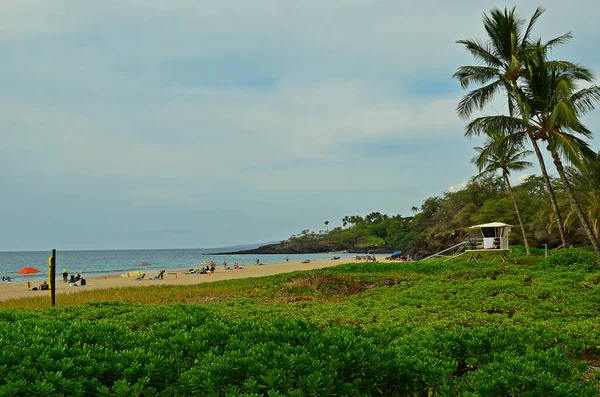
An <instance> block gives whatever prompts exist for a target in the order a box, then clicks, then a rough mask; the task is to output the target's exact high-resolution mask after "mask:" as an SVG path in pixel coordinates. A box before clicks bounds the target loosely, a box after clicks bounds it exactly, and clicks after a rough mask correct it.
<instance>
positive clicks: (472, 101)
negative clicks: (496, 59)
mask: <svg viewBox="0 0 600 397" xmlns="http://www.w3.org/2000/svg"><path fill="white" fill-rule="evenodd" d="M501 86H502V81H501V80H496V81H494V82H493V83H490V84H488V85H485V86H483V87H480V88H478V89H476V90H473V91H471V92H469V93H468V94H467V95H465V96H464V97H463V98H462V99H461V100H460V102H459V103H458V106H457V107H456V112H457V113H458V116H459V117H461V118H465V119H466V118H468V117H469V116H471V114H472V113H473V111H474V110H476V109H479V110H483V108H484V107H485V105H487V104H488V103H489V102H490V101H491V100H492V99H493V98H494V95H496V92H497V91H498V89H499V88H500V87H501Z"/></svg>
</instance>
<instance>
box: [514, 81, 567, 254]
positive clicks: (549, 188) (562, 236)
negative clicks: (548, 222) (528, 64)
mask: <svg viewBox="0 0 600 397" xmlns="http://www.w3.org/2000/svg"><path fill="white" fill-rule="evenodd" d="M512 88H513V92H512V95H514V97H515V98H516V100H517V104H518V106H519V110H520V113H521V117H522V119H523V123H524V124H525V125H526V126H529V121H528V120H527V117H526V116H525V114H526V112H525V107H524V106H523V101H522V99H521V96H520V95H519V88H518V86H517V81H516V80H515V81H513V83H512ZM511 116H512V112H511ZM527 136H528V137H529V140H530V141H531V145H532V146H533V150H534V151H535V155H536V156H537V158H538V162H539V163H540V170H541V171H542V176H543V177H544V182H545V184H546V193H548V197H549V198H550V203H551V204H552V211H553V212H554V218H555V219H556V226H557V227H558V234H559V235H560V241H561V242H562V244H563V246H564V247H566V246H567V239H566V237H565V224H564V222H563V219H562V216H561V215H560V210H559V209H558V203H557V202H556V195H555V194H554V189H552V184H551V183H550V177H549V176H548V171H546V164H545V163H544V157H543V156H542V152H541V151H540V147H539V146H538V144H537V142H536V140H535V137H534V136H533V133H532V132H531V131H530V129H529V128H527Z"/></svg>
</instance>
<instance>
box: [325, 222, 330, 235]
mask: <svg viewBox="0 0 600 397" xmlns="http://www.w3.org/2000/svg"><path fill="white" fill-rule="evenodd" d="M325 227H326V228H327V233H329V221H325Z"/></svg>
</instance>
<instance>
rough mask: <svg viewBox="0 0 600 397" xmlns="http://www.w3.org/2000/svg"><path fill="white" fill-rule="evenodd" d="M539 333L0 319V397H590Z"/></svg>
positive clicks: (149, 309)
mask: <svg viewBox="0 0 600 397" xmlns="http://www.w3.org/2000/svg"><path fill="white" fill-rule="evenodd" d="M556 337H557V335H554V334H553V333H552V332H551V331H547V330H543V329H526V328H518V327H515V328H511V329H505V328H504V327H502V326H499V325H494V324H490V325H486V326H482V327H474V328H463V327H456V328H453V329H447V328H442V327H420V328H412V327H410V326H406V327H396V328H395V327H381V328H380V327H371V328H360V327H350V326H334V327H326V328H322V327H319V326H317V325H316V324H315V323H312V322H307V321H302V320H297V319H286V318H283V317H278V318H272V319H270V320H260V321H259V320H241V321H237V320H224V319H222V317H221V316H220V315H218V314H214V313H211V312H210V311H208V310H206V309H203V308H201V307H198V306H183V305H173V306H142V305H132V304H116V303H99V304H89V305H85V306H82V307H78V308H60V309H54V310H52V309H45V310H38V311H17V310H3V311H0V351H2V354H1V355H0V396H25V395H72V396H87V395H116V396H159V395H160V396H186V395H213V396H220V395H221V396H225V395H227V396H235V395H247V396H251V395H252V396H257V395H268V396H279V395H290V396H326V395H338V396H340V395H344V396H346V395H347V396H363V395H387V396H405V395H406V396H408V395H410V396H428V395H438V394H439V395H458V394H462V395H479V396H498V395H517V394H523V395H546V396H594V395H596V389H595V387H594V386H593V385H592V384H591V383H589V382H581V376H582V372H583V370H584V368H585V363H581V364H578V365H573V360H572V358H570V357H569V356H568V354H566V353H567V352H565V351H563V350H561V348H559V347H557V343H556V341H557V339H556Z"/></svg>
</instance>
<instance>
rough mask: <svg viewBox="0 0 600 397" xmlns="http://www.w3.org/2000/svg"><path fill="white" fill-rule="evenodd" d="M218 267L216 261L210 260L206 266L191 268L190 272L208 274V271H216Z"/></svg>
mask: <svg viewBox="0 0 600 397" xmlns="http://www.w3.org/2000/svg"><path fill="white" fill-rule="evenodd" d="M216 268H217V264H216V263H215V262H214V261H210V263H209V264H207V265H206V266H202V267H201V268H199V269H190V270H189V273H190V274H208V272H211V273H212V272H214V271H215V270H216Z"/></svg>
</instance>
